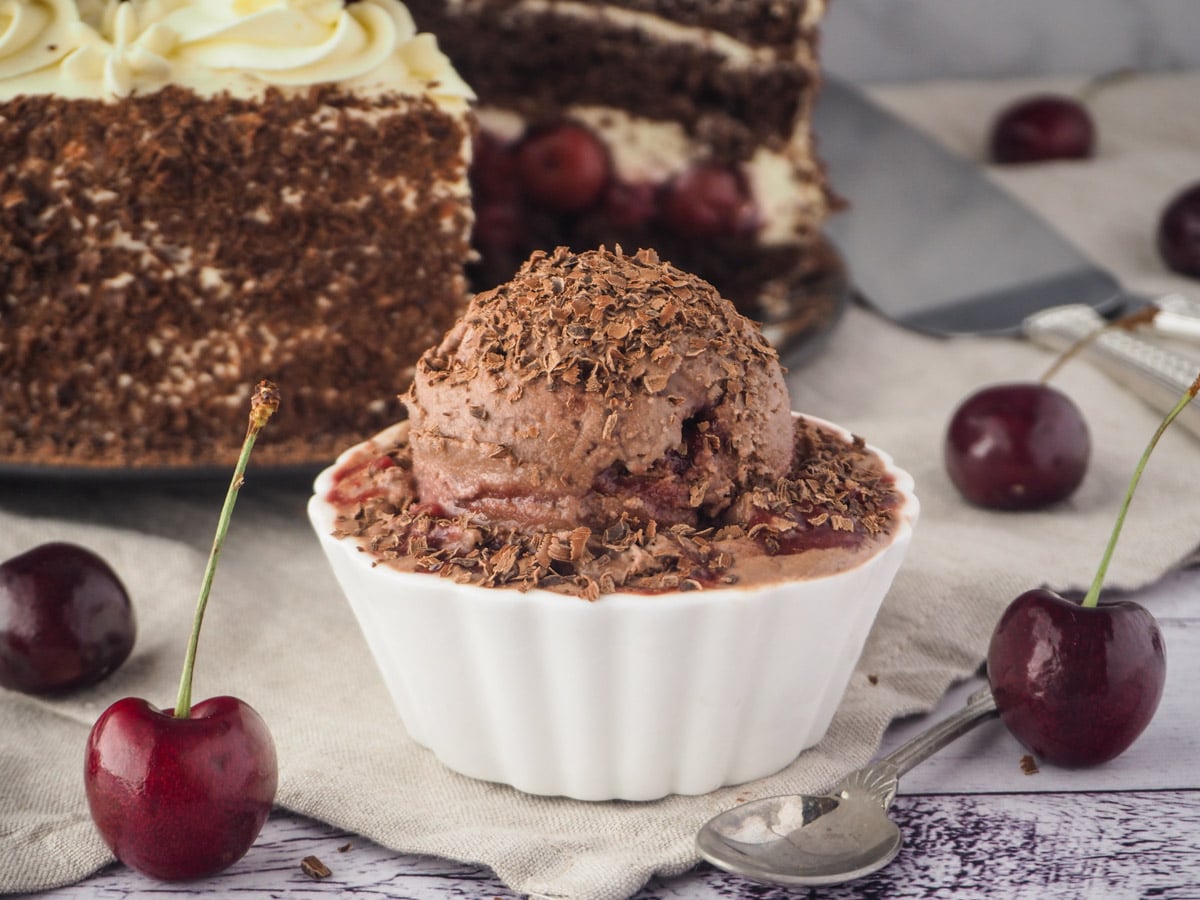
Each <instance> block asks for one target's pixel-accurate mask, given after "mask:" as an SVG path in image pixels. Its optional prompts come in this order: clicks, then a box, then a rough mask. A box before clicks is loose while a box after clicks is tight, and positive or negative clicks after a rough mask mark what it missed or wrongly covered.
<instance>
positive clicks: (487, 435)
mask: <svg viewBox="0 0 1200 900" xmlns="http://www.w3.org/2000/svg"><path fill="white" fill-rule="evenodd" d="M402 399H403V401H404V404H405V406H406V407H407V409H408V420H407V421H404V422H400V423H398V424H397V425H394V426H392V427H391V428H389V429H387V430H385V431H384V432H382V433H380V434H379V435H377V436H376V437H375V438H373V439H372V440H371V441H368V442H366V443H364V444H362V445H360V446H359V447H358V448H357V449H356V450H355V451H354V452H353V453H352V454H350V455H348V457H347V458H346V459H344V461H343V462H342V464H341V466H340V468H339V469H338V471H337V473H336V475H335V484H334V487H333V489H332V492H331V495H330V498H329V499H330V500H331V501H332V502H333V503H335V504H336V505H337V508H338V514H339V515H338V520H337V529H338V535H339V536H352V537H354V538H356V539H358V540H359V542H360V545H361V546H362V547H363V548H364V549H365V550H367V551H368V552H370V553H372V554H373V555H374V556H375V557H376V558H378V559H379V560H381V561H383V562H385V563H387V564H389V565H396V566H398V567H400V568H402V569H406V570H418V571H430V572H438V573H441V574H443V575H447V576H450V577H453V578H455V579H458V580H461V581H471V582H476V583H481V584H485V585H492V586H500V585H507V586H512V587H518V588H531V587H542V588H549V589H552V590H557V591H561V592H564V593H575V594H579V595H582V596H584V597H587V598H589V599H594V598H595V597H597V596H599V595H600V594H601V593H609V592H613V591H618V590H622V591H637V592H659V591H665V590H680V589H689V588H692V589H695V588H705V587H713V586H721V585H731V584H752V583H760V582H763V581H767V580H772V579H781V578H797V577H813V576H817V575H822V574H828V573H831V572H834V571H838V570H840V569H843V568H845V567H847V566H850V565H853V564H855V563H856V562H857V561H859V560H861V559H865V558H866V557H868V556H870V555H871V554H872V553H874V552H875V551H876V550H877V549H878V547H879V546H880V544H881V543H882V542H885V541H886V540H887V536H888V534H889V529H890V525H891V523H892V521H893V513H894V509H895V507H896V506H897V504H898V503H899V496H898V494H897V492H896V491H895V490H894V488H893V484H892V480H891V476H889V475H887V474H886V473H885V466H884V464H883V462H882V460H881V459H880V458H879V457H878V456H877V455H876V454H874V453H873V452H872V451H871V450H870V449H869V448H867V447H866V446H865V444H864V443H863V442H862V441H861V440H860V439H857V438H849V437H848V436H846V435H845V434H844V433H841V432H839V431H835V430H833V429H831V428H829V427H827V426H826V425H824V424H823V423H816V422H812V421H809V420H806V419H805V418H804V417H802V416H798V415H794V414H793V413H792V412H791V410H790V404H789V399H788V393H787V387H786V385H785V382H784V377H783V371H782V369H781V368H780V365H779V360H778V356H777V354H776V353H775V351H774V349H772V348H771V347H770V345H769V344H768V343H767V341H766V340H765V339H764V337H763V336H762V333H761V331H760V330H759V327H758V325H757V324H755V323H754V322H752V321H751V320H749V319H746V318H745V317H743V316H742V315H740V314H739V313H738V312H737V310H736V309H735V308H734V306H733V305H732V304H731V303H730V302H729V301H727V300H725V299H724V298H722V297H721V295H720V294H719V293H718V292H717V291H716V289H715V288H713V287H712V286H711V285H710V284H708V283H707V282H705V281H703V280H702V279H700V278H697V277H695V276H693V275H690V274H687V273H685V272H683V271H680V270H679V269H677V268H675V267H674V266H672V265H670V264H669V263H665V262H661V261H660V260H659V259H658V258H657V256H656V255H655V254H654V253H653V252H652V251H648V250H642V251H640V252H638V253H637V254H636V255H632V256H630V255H626V254H624V253H623V252H622V251H621V249H620V248H619V247H618V248H617V249H616V250H615V251H614V252H609V251H608V250H605V249H604V248H601V249H599V250H596V251H590V252H585V253H573V252H571V251H568V250H567V249H566V248H559V249H558V250H556V251H555V252H554V253H552V254H547V253H544V252H540V251H539V252H536V253H535V254H534V255H533V256H532V257H531V258H530V260H529V261H528V262H527V263H526V264H525V265H524V266H523V267H522V268H521V270H520V271H519V272H518V273H517V275H516V276H515V277H514V278H513V280H512V281H511V282H509V283H507V284H504V285H501V286H499V287H497V288H494V289H492V290H490V291H486V292H483V293H481V294H478V295H476V296H475V298H474V299H473V300H472V302H471V303H470V305H469V306H468V308H467V310H466V311H465V313H464V314H463V316H462V317H461V319H460V320H459V321H458V322H457V323H456V324H455V325H454V326H453V327H452V328H451V329H450V331H449V332H448V333H447V334H446V336H445V337H444V339H443V340H442V342H441V343H440V344H439V345H438V346H436V347H433V348H431V349H430V350H428V351H427V352H426V353H425V354H424V355H423V356H422V357H421V359H420V361H419V363H418V366H417V373H416V377H415V380H414V382H413V384H412V386H411V388H410V389H409V391H408V393H407V394H406V395H405V396H404V397H403V398H402Z"/></svg>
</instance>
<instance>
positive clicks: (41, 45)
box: [0, 0, 85, 79]
mask: <svg viewBox="0 0 1200 900" xmlns="http://www.w3.org/2000/svg"><path fill="white" fill-rule="evenodd" d="M84 32H85V29H84V27H83V26H82V25H81V24H80V21H79V12H78V10H77V8H76V6H75V3H74V2H73V0H0V79H4V78H15V77H17V76H20V75H26V74H28V73H30V72H35V71H37V70H38V69H41V68H43V67H45V66H49V65H53V64H54V63H55V62H57V61H58V60H60V59H62V57H64V56H65V55H66V54H67V53H68V52H70V50H71V49H72V48H73V47H75V46H77V45H78V44H79V41H80V40H81V39H82V38H83V37H84Z"/></svg>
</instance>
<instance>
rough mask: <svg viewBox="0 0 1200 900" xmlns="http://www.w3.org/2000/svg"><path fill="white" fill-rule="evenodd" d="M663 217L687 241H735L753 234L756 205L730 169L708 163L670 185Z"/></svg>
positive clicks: (683, 175)
mask: <svg viewBox="0 0 1200 900" xmlns="http://www.w3.org/2000/svg"><path fill="white" fill-rule="evenodd" d="M662 215H663V218H664V220H665V221H666V222H667V224H668V225H669V226H670V227H671V229H672V230H673V231H675V232H676V233H677V234H681V235H683V236H684V237H695V238H715V237H732V236H734V235H737V234H744V233H748V232H750V231H753V230H754V228H755V225H756V215H755V210H754V202H753V200H752V199H751V197H750V191H749V189H748V188H747V186H746V183H745V181H744V180H743V179H742V177H741V176H740V175H739V174H738V173H737V172H736V171H734V170H733V169H731V168H729V167H728V166H722V165H717V164H715V163H705V164H703V165H699V166H696V167H694V168H692V169H689V170H688V171H686V172H684V173H682V174H680V175H678V176H676V177H675V178H674V179H673V180H672V181H671V183H670V184H669V185H667V187H666V190H665V194H664V196H663V199H662Z"/></svg>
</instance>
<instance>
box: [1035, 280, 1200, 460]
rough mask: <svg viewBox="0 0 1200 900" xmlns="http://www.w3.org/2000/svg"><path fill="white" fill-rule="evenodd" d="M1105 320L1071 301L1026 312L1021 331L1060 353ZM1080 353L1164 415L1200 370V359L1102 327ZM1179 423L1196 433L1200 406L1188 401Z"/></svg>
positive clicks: (1094, 329) (1089, 309)
mask: <svg viewBox="0 0 1200 900" xmlns="http://www.w3.org/2000/svg"><path fill="white" fill-rule="evenodd" d="M1105 324H1106V320H1105V319H1104V318H1103V317H1102V316H1101V315H1100V314H1099V313H1097V312H1096V311H1095V310H1094V309H1092V308H1091V307H1090V306H1087V305H1084V304H1070V305H1067V306H1056V307H1052V308H1050V309H1046V310H1043V311H1042V312H1039V313H1035V314H1033V315H1032V316H1029V318H1027V319H1026V320H1025V323H1024V325H1023V331H1024V333H1025V336H1026V337H1028V338H1029V339H1030V340H1031V341H1033V342H1034V343H1035V344H1038V345H1039V346H1041V347H1045V348H1047V349H1049V350H1055V351H1058V352H1062V351H1064V350H1066V349H1068V348H1069V347H1072V346H1074V345H1075V344H1076V343H1077V342H1078V341H1080V340H1082V339H1083V338H1085V337H1087V336H1088V335H1090V334H1092V333H1093V332H1096V331H1097V329H1099V328H1101V327H1102V326H1104V325H1105ZM1197 334H1200V331H1198V332H1197ZM1080 355H1081V356H1082V357H1083V358H1085V359H1087V360H1088V361H1089V362H1090V363H1092V364H1093V365H1095V366H1096V367H1097V368H1098V369H1100V370H1101V371H1103V372H1105V373H1106V374H1107V375H1109V376H1110V377H1111V378H1112V379H1113V380H1114V381H1116V382H1117V383H1118V384H1120V385H1122V386H1124V387H1125V388H1127V389H1128V390H1129V391H1131V392H1132V393H1133V394H1135V395H1136V396H1138V397H1139V398H1141V399H1142V400H1143V401H1145V402H1146V403H1147V404H1149V405H1150V406H1151V407H1152V408H1153V409H1156V410H1158V411H1159V412H1161V413H1164V414H1165V413H1167V412H1168V411H1169V410H1170V409H1171V408H1172V407H1173V406H1174V405H1175V404H1176V403H1177V402H1178V401H1179V398H1180V397H1181V396H1183V392H1184V391H1186V390H1187V389H1188V388H1189V387H1190V386H1191V384H1192V382H1194V381H1195V380H1196V376H1197V374H1198V373H1200V360H1195V359H1191V358H1189V357H1187V356H1184V355H1182V354H1180V353H1177V352H1175V351H1173V350H1169V349H1167V348H1165V347H1159V346H1157V345H1156V344H1153V343H1151V342H1150V341H1147V340H1145V339H1144V338H1141V337H1139V336H1138V335H1136V334H1132V333H1130V332H1128V331H1123V330H1121V329H1119V328H1114V329H1110V330H1107V331H1101V332H1100V333H1099V334H1097V335H1096V336H1095V337H1094V338H1093V339H1092V340H1091V341H1090V342H1089V343H1088V344H1087V345H1086V346H1085V347H1084V348H1083V349H1082V350H1081V351H1080ZM1179 424H1180V425H1183V426H1184V427H1185V428H1186V429H1187V430H1188V431H1190V432H1191V433H1192V434H1193V435H1194V436H1196V437H1200V406H1197V405H1196V404H1189V405H1188V406H1187V407H1186V408H1185V409H1184V410H1183V412H1182V413H1180V415H1179Z"/></svg>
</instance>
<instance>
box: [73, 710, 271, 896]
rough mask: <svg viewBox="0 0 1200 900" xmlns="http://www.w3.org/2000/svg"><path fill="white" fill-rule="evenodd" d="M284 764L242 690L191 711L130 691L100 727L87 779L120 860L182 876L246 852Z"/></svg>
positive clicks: (211, 870) (215, 868)
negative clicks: (240, 694)
mask: <svg viewBox="0 0 1200 900" xmlns="http://www.w3.org/2000/svg"><path fill="white" fill-rule="evenodd" d="M277 771H278V769H277V766H276V759H275V745H274V743H273V742H272V740H271V733H270V731H268V730H267V724H266V722H264V721H263V720H262V717H261V716H259V714H258V713H257V712H255V711H254V710H253V709H252V708H251V707H250V706H248V705H247V704H245V703H243V702H242V701H241V700H238V699H237V698H235V697H213V698H211V699H208V700H203V701H201V702H200V703H197V704H196V705H195V706H192V707H191V711H190V714H189V715H188V716H187V717H185V718H180V717H177V716H176V715H175V714H174V712H173V711H172V710H161V709H156V708H155V707H153V706H152V705H151V704H150V703H148V702H147V701H145V700H141V699H138V698H135V697H126V698H125V699H123V700H118V701H117V702H116V703H114V704H113V705H112V706H110V707H109V708H108V709H106V710H105V711H104V713H103V714H101V716H100V718H99V720H98V721H97V722H96V724H95V726H93V728H92V731H91V735H90V737H89V738H88V746H87V768H86V770H85V773H84V777H85V781H86V785H87V797H88V804H89V806H90V808H91V811H92V818H93V819H94V820H95V823H96V827H97V828H98V829H99V831H100V833H101V835H103V837H104V840H105V842H106V843H107V844H108V846H109V847H110V848H111V849H112V851H113V853H114V854H116V856H117V858H118V859H120V860H121V861H122V862H123V863H125V864H126V865H128V866H130V867H131V868H133V869H136V870H137V871H139V872H141V873H142V874H143V875H149V876H150V877H152V878H159V879H162V880H164V881H182V880H186V879H192V878H204V877H206V876H209V875H214V874H216V873H217V872H220V871H222V870H224V869H227V868H228V867H229V866H231V865H233V863H235V862H237V861H238V860H239V859H241V858H242V856H243V855H245V853H246V851H247V850H248V849H249V847H250V845H251V844H253V843H254V840H255V838H257V837H258V833H259V832H260V831H261V830H262V827H263V823H264V822H266V820H267V816H268V814H269V813H270V811H271V804H272V802H273V801H274V799H275V787H276V783H277V777H278V776H277Z"/></svg>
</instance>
